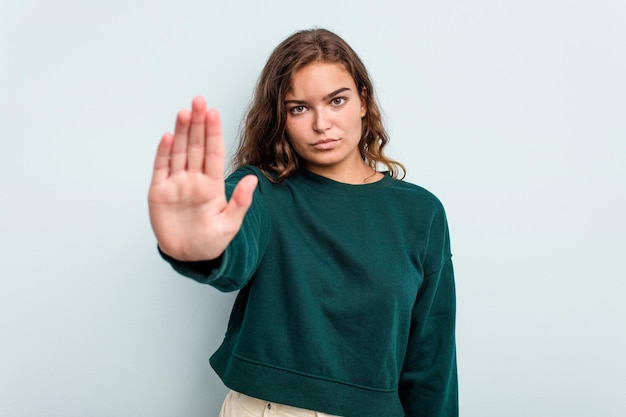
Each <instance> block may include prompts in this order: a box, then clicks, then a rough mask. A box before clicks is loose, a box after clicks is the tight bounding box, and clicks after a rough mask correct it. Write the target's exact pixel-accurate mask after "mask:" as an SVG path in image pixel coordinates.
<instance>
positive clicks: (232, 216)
mask: <svg viewBox="0 0 626 417" xmlns="http://www.w3.org/2000/svg"><path fill="white" fill-rule="evenodd" d="M387 141H388V138H387V135H386V133H385V131H384V128H383V126H382V122H381V117H380V112H379V109H378V107H377V105H376V103H375V100H374V90H373V86H372V84H371V82H370V79H369V76H368V74H367V71H366V70H365V67H364V66H363V64H362V62H361V61H360V59H359V58H358V56H357V55H356V53H355V52H354V51H353V50H352V49H351V48H350V46H348V44H347V43H346V42H345V41H344V40H342V39H341V38H340V37H338V36H337V35H335V34H333V33H332V32H329V31H327V30H323V29H316V30H308V31H301V32H298V33H295V34H294V35H292V36H290V37H289V38H287V39H286V40H284V41H283V42H282V43H281V44H280V45H278V47H277V48H276V49H275V50H274V52H273V53H272V55H271V56H270V58H269V60H268V62H267V64H266V66H265V68H264V70H263V72H262V73H261V76H260V78H259V82H258V85H257V88H256V90H255V97H254V99H253V103H252V105H251V107H250V110H249V112H248V115H247V118H246V123H245V126H244V129H243V132H242V137H241V140H240V144H239V148H238V151H237V154H236V155H235V158H234V166H235V168H236V169H235V171H234V172H233V173H232V174H231V175H230V176H229V177H228V178H227V179H226V180H224V177H223V171H224V160H225V152H224V145H223V139H222V135H221V130H220V122H219V116H218V114H217V112H216V111H215V110H207V109H206V104H205V102H204V100H203V99H202V98H196V99H194V100H193V103H192V109H191V112H189V111H181V112H179V114H178V118H177V121H176V127H175V131H174V134H173V135H172V134H169V133H168V134H165V135H164V136H163V138H162V140H161V143H160V144H159V148H158V151H157V156H156V160H155V167H154V175H153V181H152V185H151V188H150V194H149V203H150V217H151V222H152V226H153V229H154V232H155V235H156V238H157V241H158V244H159V248H160V251H161V254H162V256H163V257H164V258H165V259H166V260H167V261H169V262H170V263H171V265H172V266H173V267H174V268H175V269H176V270H177V271H179V272H180V273H181V274H183V275H185V276H187V277H190V278H193V279H195V280H197V281H199V282H202V283H207V284H210V285H212V286H214V287H216V288H217V289H219V290H221V291H235V290H239V294H238V296H237V299H236V301H235V305H234V307H233V310H232V314H231V317H230V321H229V325H228V329H227V332H226V336H225V338H224V342H223V344H222V345H221V347H220V348H219V349H218V350H217V352H215V353H214V355H213V356H212V357H211V365H212V367H213V368H214V369H215V371H216V372H217V373H218V375H219V376H220V377H221V379H222V380H223V382H224V383H225V385H226V386H228V387H229V388H230V389H231V390H232V391H231V392H230V393H229V395H228V396H227V398H226V400H225V402H224V405H223V407H222V416H224V417H232V416H253V415H254V416H261V415H267V414H264V413H272V414H274V413H276V414H275V415H302V416H304V415H311V416H313V415H328V414H330V415H338V416H344V417H370V416H371V417H381V416H386V417H387V416H388V417H396V416H397V417H401V416H428V417H435V416H457V415H458V405H457V403H458V402H457V376H456V353H455V341H454V320H455V300H454V278H453V269H452V263H451V260H450V259H451V254H450V246H449V237H448V229H447V223H446V219H445V213H444V210H443V207H442V205H441V203H440V202H439V201H438V200H437V198H436V197H434V196H433V195H432V194H430V193H429V192H428V191H426V190H424V189H423V188H420V187H418V186H416V185H413V184H409V183H406V182H404V181H402V180H400V179H397V177H398V176H399V175H400V173H401V172H403V167H402V165H400V164H399V163H397V162H395V161H393V160H391V159H389V158H387V157H386V156H385V155H384V153H383V148H384V146H385V145H386V143H387ZM380 166H382V167H385V168H386V171H384V172H381V171H379V170H378V169H379V167H380ZM281 413H283V414H281ZM323 413H326V414H323Z"/></svg>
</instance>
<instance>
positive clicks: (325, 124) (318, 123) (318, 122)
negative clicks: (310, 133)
mask: <svg viewBox="0 0 626 417" xmlns="http://www.w3.org/2000/svg"><path fill="white" fill-rule="evenodd" d="M329 128H330V118H329V117H328V114H327V113H326V110H324V109H317V110H316V111H315V118H314V119H313V130H315V131H316V132H318V133H322V132H325V131H327V130H328V129H329Z"/></svg>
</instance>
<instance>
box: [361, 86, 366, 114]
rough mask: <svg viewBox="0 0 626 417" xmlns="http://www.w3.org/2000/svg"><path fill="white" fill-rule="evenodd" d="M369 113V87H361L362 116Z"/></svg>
mask: <svg viewBox="0 0 626 417" xmlns="http://www.w3.org/2000/svg"><path fill="white" fill-rule="evenodd" d="M366 114H367V88H365V87H363V88H362V89H361V118H363V117H365V115H366Z"/></svg>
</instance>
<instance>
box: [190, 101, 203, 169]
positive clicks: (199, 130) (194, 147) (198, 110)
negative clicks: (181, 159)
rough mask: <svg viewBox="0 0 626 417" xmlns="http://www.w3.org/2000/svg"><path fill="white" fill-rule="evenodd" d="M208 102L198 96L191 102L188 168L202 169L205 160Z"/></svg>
mask: <svg viewBox="0 0 626 417" xmlns="http://www.w3.org/2000/svg"><path fill="white" fill-rule="evenodd" d="M205 114H206V102H205V101H204V99H203V98H202V97H196V98H194V99H193V101H192V103H191V126H190V127H189V142H188V146H187V169H188V170H190V171H201V170H202V168H203V165H204V164H203V162H204V146H205V143H204V142H205V139H206V138H205Z"/></svg>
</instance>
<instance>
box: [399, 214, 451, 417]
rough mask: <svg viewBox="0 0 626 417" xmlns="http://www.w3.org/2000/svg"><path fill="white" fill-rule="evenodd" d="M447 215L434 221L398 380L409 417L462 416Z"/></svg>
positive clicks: (403, 403)
mask: <svg viewBox="0 0 626 417" xmlns="http://www.w3.org/2000/svg"><path fill="white" fill-rule="evenodd" d="M451 257H452V255H451V254H450V242H449V234H448V226H447V222H446V219H445V213H444V211H443V208H442V207H441V208H440V210H439V212H438V213H436V214H435V215H434V216H433V220H432V223H431V229H430V236H429V239H428V249H427V251H426V256H425V261H424V280H423V282H422V285H421V287H420V290H419V292H418V294H417V298H416V302H415V305H414V307H413V312H412V318H411V331H410V335H409V343H408V348H407V354H406V358H405V361H404V366H403V370H402V373H401V376H400V384H399V393H400V400H401V402H402V405H403V407H404V411H405V415H406V416H407V417H458V415H459V411H458V380H457V364H456V346H455V316H456V298H455V285H454V271H453V267H452V259H451Z"/></svg>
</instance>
